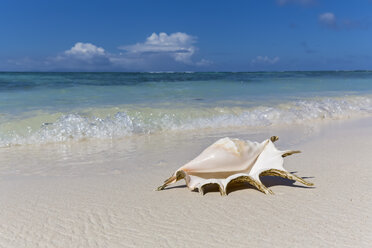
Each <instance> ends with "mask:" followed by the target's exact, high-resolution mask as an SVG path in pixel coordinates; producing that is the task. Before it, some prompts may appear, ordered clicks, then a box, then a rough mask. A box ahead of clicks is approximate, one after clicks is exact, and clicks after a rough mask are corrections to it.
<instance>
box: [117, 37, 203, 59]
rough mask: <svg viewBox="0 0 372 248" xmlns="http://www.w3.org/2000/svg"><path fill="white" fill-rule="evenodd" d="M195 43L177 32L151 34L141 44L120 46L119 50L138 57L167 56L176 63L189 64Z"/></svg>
mask: <svg viewBox="0 0 372 248" xmlns="http://www.w3.org/2000/svg"><path fill="white" fill-rule="evenodd" d="M195 42H196V38H195V37H194V36H191V35H188V34H186V33H181V32H177V33H172V34H169V35H168V34H166V33H159V34H156V33H153V34H152V35H150V36H149V37H147V39H146V41H145V42H143V43H137V44H135V45H129V46H121V47H119V48H120V49H122V50H126V51H127V52H129V53H135V54H139V55H143V54H149V55H151V54H158V55H169V56H171V57H172V58H173V59H174V60H176V61H178V62H183V63H186V64H190V63H192V62H191V56H192V55H193V54H194V53H195V51H196V47H195V46H194V45H193V44H194V43H195Z"/></svg>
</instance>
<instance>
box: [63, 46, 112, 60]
mask: <svg viewBox="0 0 372 248" xmlns="http://www.w3.org/2000/svg"><path fill="white" fill-rule="evenodd" d="M64 54H65V55H67V56H73V57H78V58H82V59H90V58H92V57H95V56H105V55H106V54H105V49H103V48H102V47H97V46H95V45H93V44H91V43H83V42H77V43H76V44H75V45H74V46H73V47H71V48H70V49H69V50H66V51H65V52H64Z"/></svg>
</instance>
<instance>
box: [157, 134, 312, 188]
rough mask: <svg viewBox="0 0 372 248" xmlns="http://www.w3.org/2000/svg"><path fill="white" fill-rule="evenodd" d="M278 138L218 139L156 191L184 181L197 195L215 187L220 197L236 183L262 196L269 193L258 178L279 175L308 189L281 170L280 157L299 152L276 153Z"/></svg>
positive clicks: (295, 177) (295, 178)
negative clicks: (253, 140) (255, 189)
mask: <svg viewBox="0 0 372 248" xmlns="http://www.w3.org/2000/svg"><path fill="white" fill-rule="evenodd" d="M278 139H279V138H278V137H277V136H272V137H271V138H270V139H267V140H265V141H263V142H262V143H258V142H252V141H244V140H240V139H230V138H227V137H226V138H222V139H219V140H218V141H216V142H215V143H213V144H212V145H211V146H209V147H207V148H206V149H205V150H204V151H203V152H202V153H201V154H200V155H199V156H197V157H196V158H194V159H193V160H191V161H190V162H188V163H187V164H185V165H184V166H182V167H180V168H179V169H178V170H177V171H176V172H174V173H173V175H172V176H171V177H170V178H168V179H167V180H165V181H164V184H163V185H162V186H160V187H158V189H157V190H163V189H164V188H165V187H167V186H168V185H170V184H173V183H175V182H177V181H179V180H181V179H185V181H186V185H187V187H188V188H189V189H190V190H195V189H198V191H199V192H200V193H201V194H204V190H205V187H206V186H207V185H217V186H218V188H219V191H220V193H221V195H226V192H227V188H228V187H229V185H230V184H232V183H236V182H239V183H240V182H247V183H249V184H251V185H253V186H254V187H256V188H257V189H258V190H260V191H261V192H263V193H265V194H268V193H270V194H273V192H272V191H271V190H270V189H268V188H267V187H266V186H265V185H263V184H262V182H261V180H260V176H279V177H283V178H287V179H290V180H295V181H298V182H300V183H303V184H305V185H307V186H312V185H313V184H312V183H310V182H307V181H305V180H304V179H302V178H300V177H297V176H295V175H293V174H291V173H289V172H288V171H286V170H285V169H284V168H283V162H284V159H283V158H284V157H286V156H289V155H292V154H294V153H300V151H291V150H286V151H280V150H278V149H277V148H276V147H275V145H274V142H275V141H277V140H278Z"/></svg>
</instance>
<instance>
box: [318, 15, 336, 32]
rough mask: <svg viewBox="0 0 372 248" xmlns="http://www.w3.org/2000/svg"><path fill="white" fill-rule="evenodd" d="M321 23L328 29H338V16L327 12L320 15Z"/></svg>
mask: <svg viewBox="0 0 372 248" xmlns="http://www.w3.org/2000/svg"><path fill="white" fill-rule="evenodd" d="M319 22H320V23H321V24H323V25H325V26H327V27H331V28H335V27H336V16H335V14H333V13H332V12H326V13H323V14H320V15H319Z"/></svg>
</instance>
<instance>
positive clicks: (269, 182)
mask: <svg viewBox="0 0 372 248" xmlns="http://www.w3.org/2000/svg"><path fill="white" fill-rule="evenodd" d="M291 173H295V172H291ZM302 178H303V179H308V178H314V177H302ZM260 180H261V182H262V183H263V184H264V185H265V186H266V187H267V188H270V187H273V186H278V185H282V186H289V187H294V188H304V189H314V188H316V187H314V186H305V185H298V184H295V182H296V181H294V180H290V179H286V178H282V177H276V176H263V177H260ZM245 189H255V190H257V191H259V190H258V189H256V188H255V187H254V186H252V185H250V184H249V183H235V184H231V185H229V186H228V187H227V192H226V193H227V194H230V193H232V192H235V191H239V190H245ZM274 193H275V192H274Z"/></svg>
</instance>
